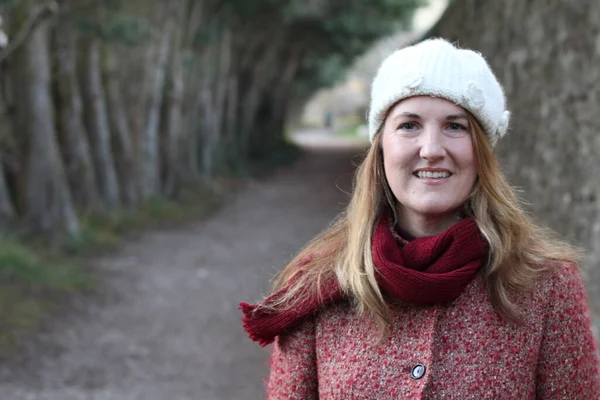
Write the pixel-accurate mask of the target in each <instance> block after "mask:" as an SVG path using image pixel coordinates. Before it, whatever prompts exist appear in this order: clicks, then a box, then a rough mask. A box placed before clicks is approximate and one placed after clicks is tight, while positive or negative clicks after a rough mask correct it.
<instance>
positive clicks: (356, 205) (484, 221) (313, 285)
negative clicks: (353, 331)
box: [272, 114, 579, 334]
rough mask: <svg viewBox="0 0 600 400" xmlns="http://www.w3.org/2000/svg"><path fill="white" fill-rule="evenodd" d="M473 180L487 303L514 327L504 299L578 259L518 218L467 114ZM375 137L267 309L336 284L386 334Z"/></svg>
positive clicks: (391, 202)
mask: <svg viewBox="0 0 600 400" xmlns="http://www.w3.org/2000/svg"><path fill="white" fill-rule="evenodd" d="M469 123H470V127H471V134H472V138H473V149H474V152H475V157H476V161H477V172H478V178H477V181H476V183H475V185H474V188H473V190H472V192H471V195H470V196H469V198H468V199H467V201H466V202H465V204H464V206H463V210H462V212H463V215H464V216H468V217H473V218H474V219H475V221H476V222H477V225H478V226H479V229H480V230H481V232H482V234H483V236H484V237H485V239H486V240H487V242H488V243H489V246H490V252H489V259H488V262H487V264H486V266H485V269H484V271H483V273H484V276H485V278H484V279H485V282H486V286H487V290H488V292H489V295H490V299H491V302H492V304H493V306H494V308H495V309H496V311H497V312H498V313H500V314H501V315H502V316H504V317H505V318H507V319H508V320H510V321H514V322H518V321H519V320H520V318H519V311H518V309H517V307H516V305H515V304H514V303H513V302H512V300H511V296H510V294H511V292H523V291H526V290H528V289H529V288H530V287H531V286H532V285H533V283H534V282H535V280H536V278H537V276H538V274H540V273H541V272H542V271H544V270H546V269H548V268H552V267H554V266H556V265H558V264H559V263H561V262H577V261H578V260H579V252H578V250H577V249H575V248H574V247H572V246H570V245H568V244H567V243H565V242H563V241H561V240H558V239H557V238H555V236H554V234H553V233H552V232H551V231H549V230H548V229H546V228H543V227H540V226H538V225H536V224H535V222H534V221H533V220H532V219H531V218H530V217H529V216H528V215H527V214H526V213H525V212H524V210H523V208H522V207H521V204H520V202H519V200H518V198H517V196H516V195H515V192H514V189H513V188H512V187H511V186H510V185H509V184H508V182H507V180H506V178H505V177H504V175H503V173H502V171H501V169H500V165H499V162H498V159H497V157H496V155H495V153H494V151H493V149H492V146H491V144H490V142H489V140H488V138H487V137H486V135H485V133H484V131H483V129H482V128H481V126H480V125H479V123H478V122H477V120H476V119H475V118H474V117H473V116H471V115H470V114H469ZM381 136H382V134H381V133H378V134H377V135H376V136H375V138H374V140H373V144H372V145H371V147H370V148H369V150H368V151H367V154H366V157H365V158H364V160H363V162H362V163H361V165H360V166H359V168H358V170H357V172H356V175H355V181H354V191H353V194H352V198H351V200H350V203H349V204H348V206H347V208H346V210H345V211H344V212H343V213H342V214H341V215H340V216H339V217H338V218H337V219H336V220H335V221H334V222H333V224H332V225H331V226H330V227H329V228H328V229H326V230H325V231H324V232H322V233H321V234H319V235H318V236H317V237H315V238H314V239H313V240H312V241H310V242H309V243H308V244H307V245H306V247H304V249H302V250H301V251H300V253H299V254H298V255H297V256H296V257H295V258H294V259H293V260H291V262H290V263H289V264H288V265H287V266H286V267H285V268H284V269H283V270H282V271H281V272H280V273H279V274H278V275H277V277H276V279H275V282H274V290H279V289H281V288H283V287H284V286H286V285H287V286H288V288H287V289H286V291H285V292H284V294H283V296H281V297H280V298H279V300H278V301H277V302H276V303H274V304H272V306H273V307H275V308H277V307H282V308H288V307H293V306H294V303H295V301H296V300H297V299H301V298H303V297H304V296H307V295H317V296H318V295H320V294H321V290H320V289H321V288H322V286H323V284H324V282H325V281H326V280H329V279H337V282H338V283H339V285H340V287H341V288H342V290H343V291H344V292H345V294H346V295H347V296H348V298H350V299H352V300H353V302H354V304H355V306H356V308H357V310H358V311H359V312H360V313H368V314H370V315H372V316H373V317H374V318H375V320H376V322H377V324H378V326H379V328H380V333H382V334H385V333H386V332H387V331H388V328H389V320H390V318H389V317H390V310H389V306H388V304H386V302H385V300H384V297H383V294H382V292H381V290H380V289H379V286H378V285H377V282H376V280H375V265H374V264H373V257H372V253H371V243H372V242H371V240H372V234H373V231H374V229H375V225H376V223H377V220H378V218H379V217H380V215H381V214H382V211H383V210H385V209H391V210H390V211H392V212H395V199H394V197H393V195H392V194H391V190H390V188H389V186H388V183H387V180H386V178H385V173H384V169H383V155H382V150H381Z"/></svg>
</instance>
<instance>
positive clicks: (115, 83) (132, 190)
mask: <svg viewBox="0 0 600 400" xmlns="http://www.w3.org/2000/svg"><path fill="white" fill-rule="evenodd" d="M104 50H105V51H104V61H105V64H104V72H105V74H104V76H105V81H106V89H107V99H108V114H109V121H110V130H111V132H112V139H113V140H112V143H113V146H112V148H113V151H114V155H115V164H116V168H117V172H118V176H119V179H118V180H119V188H120V191H121V197H122V199H123V202H124V203H125V204H126V205H129V206H131V205H135V204H138V203H139V198H140V194H139V189H140V187H139V186H140V185H139V181H138V179H137V176H136V168H135V157H134V151H133V150H134V149H133V137H132V131H131V126H130V121H129V119H128V115H127V108H126V106H125V104H124V103H123V96H122V91H121V87H120V83H119V63H118V61H117V58H116V57H115V55H114V53H113V51H112V49H110V48H109V47H108V46H105V47H104Z"/></svg>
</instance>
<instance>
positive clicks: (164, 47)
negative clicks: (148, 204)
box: [139, 2, 175, 200]
mask: <svg viewBox="0 0 600 400" xmlns="http://www.w3.org/2000/svg"><path fill="white" fill-rule="evenodd" d="M170 6H171V8H170V9H169V11H168V15H167V22H166V25H165V28H164V31H163V33H162V36H161V40H160V43H159V47H158V55H157V61H156V64H155V69H154V71H152V77H153V85H152V91H151V93H150V99H149V102H148V109H147V115H146V126H145V129H144V131H143V132H142V134H141V137H140V140H139V145H140V157H141V159H140V180H141V195H142V199H143V200H147V199H149V198H151V197H154V196H156V195H158V194H159V193H160V174H159V171H160V164H159V162H160V158H159V151H158V146H159V127H160V115H161V109H162V104H163V100H164V97H165V82H166V75H167V67H168V62H169V49H170V46H171V43H172V36H173V33H174V30H175V21H174V14H175V13H174V11H173V7H174V6H173V2H172V3H170Z"/></svg>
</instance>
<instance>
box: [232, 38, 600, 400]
mask: <svg viewBox="0 0 600 400" xmlns="http://www.w3.org/2000/svg"><path fill="white" fill-rule="evenodd" d="M509 116H510V114H509V112H508V111H507V110H506V108H505V96H504V93H503V90H502V87H501V86H500V84H499V82H498V81H497V79H496V78H495V76H494V74H493V72H492V71H491V70H490V68H489V66H488V64H487V63H486V61H485V60H484V58H483V57H482V56H481V55H480V54H479V53H476V52H474V51H471V50H467V49H459V48H457V47H455V46H453V45H452V44H451V43H449V42H447V41H445V40H443V39H432V40H427V41H424V42H421V43H418V44H416V45H414V46H410V47H407V48H404V49H401V50H398V51H396V52H395V53H393V54H392V55H390V56H389V57H388V58H387V59H386V60H385V61H384V62H383V63H382V65H381V66H380V68H379V71H378V73H377V75H376V77H375V79H374V81H373V85H372V93H371V105H370V113H369V130H370V138H371V142H372V145H371V147H370V149H369V150H368V153H367V155H366V158H365V159H364V161H363V162H362V164H361V166H360V168H359V169H358V171H357V174H356V179H355V187H354V192H353V195H352V199H351V202H350V204H349V205H348V207H347V209H346V211H345V212H344V213H343V214H342V215H341V216H340V217H339V218H338V219H337V220H336V221H335V222H334V223H333V224H332V226H331V227H330V228H329V229H327V230H326V231H325V232H323V233H322V234H320V235H319V236H318V237H316V238H315V239H314V240H313V241H311V242H310V243H309V244H308V245H307V246H306V247H305V248H304V249H303V250H302V251H301V252H300V253H299V254H298V255H297V257H295V259H293V260H292V261H291V262H290V263H289V264H288V265H287V266H286V267H285V268H284V269H283V270H282V271H281V273H280V274H279V275H278V277H277V280H276V282H275V290H274V292H273V294H272V295H270V296H269V297H268V298H267V299H265V300H264V301H263V302H261V303H260V304H258V305H249V304H245V303H242V304H241V308H242V310H243V312H244V327H245V329H246V331H247V332H248V334H249V336H250V337H251V338H252V339H253V340H255V341H257V342H259V343H260V344H261V345H263V346H264V345H267V344H270V343H272V342H273V341H274V342H275V343H274V347H273V350H272V356H271V373H270V377H269V380H268V396H269V399H272V400H274V399H303V400H306V399H318V398H320V399H339V400H346V399H518V400H523V399H581V400H590V399H600V384H599V371H598V359H597V355H596V348H595V342H594V338H593V336H592V331H591V329H590V313H589V311H588V306H587V303H586V295H585V291H584V286H583V284H582V280H581V277H580V274H579V272H578V269H577V264H576V262H577V253H576V251H574V250H573V249H572V248H571V247H570V246H568V245H567V244H565V243H563V242H561V241H559V240H557V239H554V238H553V237H552V236H551V235H550V234H549V233H548V232H547V231H546V230H545V229H543V228H541V227H538V226H537V225H535V223H534V222H533V221H532V220H531V219H530V218H529V217H528V216H527V215H526V214H525V213H524V212H523V210H522V208H521V206H520V204H519V202H518V200H517V198H516V196H515V194H514V191H513V189H512V188H511V186H510V185H509V184H508V183H507V182H506V180H505V178H504V176H503V175H502V172H501V171H500V167H499V165H498V161H497V158H496V155H495V154H494V151H493V147H494V145H495V144H496V142H497V140H498V139H499V138H501V137H502V136H503V135H504V134H505V133H506V130H507V128H508V122H509Z"/></svg>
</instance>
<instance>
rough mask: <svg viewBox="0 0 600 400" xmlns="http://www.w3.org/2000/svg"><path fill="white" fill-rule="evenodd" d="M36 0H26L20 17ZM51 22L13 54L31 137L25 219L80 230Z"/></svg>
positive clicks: (20, 122) (49, 228) (19, 101)
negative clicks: (55, 90) (63, 140)
mask: <svg viewBox="0 0 600 400" xmlns="http://www.w3.org/2000/svg"><path fill="white" fill-rule="evenodd" d="M33 3H34V2H33V1H31V0H30V1H22V2H21V3H20V5H19V7H18V9H17V10H16V13H15V15H16V16H17V18H18V20H20V21H22V20H24V18H23V17H24V15H26V14H27V12H28V10H30V9H31V7H32V5H33ZM48 32H49V27H48V23H47V22H43V23H41V25H40V26H39V27H38V28H37V29H36V30H35V31H34V32H33V33H32V35H31V36H30V38H29V39H28V40H27V42H26V43H24V44H23V46H22V47H21V48H19V49H18V50H17V51H16V52H15V53H14V56H13V57H14V58H12V59H11V60H10V62H11V68H12V71H13V72H14V75H13V77H14V78H13V81H14V82H16V84H15V85H14V86H13V87H14V88H15V90H17V91H18V92H19V93H18V95H16V96H15V115H16V118H17V126H18V129H19V134H20V135H23V136H24V138H25V142H26V160H25V166H26V172H25V174H26V176H25V185H24V191H25V196H24V204H23V206H24V211H25V215H24V222H25V223H26V227H27V229H28V230H29V231H31V232H36V233H42V232H43V233H54V234H56V235H53V238H59V237H60V233H65V232H66V233H68V234H72V235H78V234H79V223H78V221H77V218H76V216H75V212H74V210H73V205H72V200H71V193H70V192H69V187H68V184H67V181H66V177H65V171H64V167H63V164H62V160H61V157H60V155H59V150H58V145H57V142H56V137H55V125H54V123H55V121H54V108H53V104H52V100H51V97H50V55H49V49H48V47H49V43H48V41H49V34H48Z"/></svg>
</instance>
